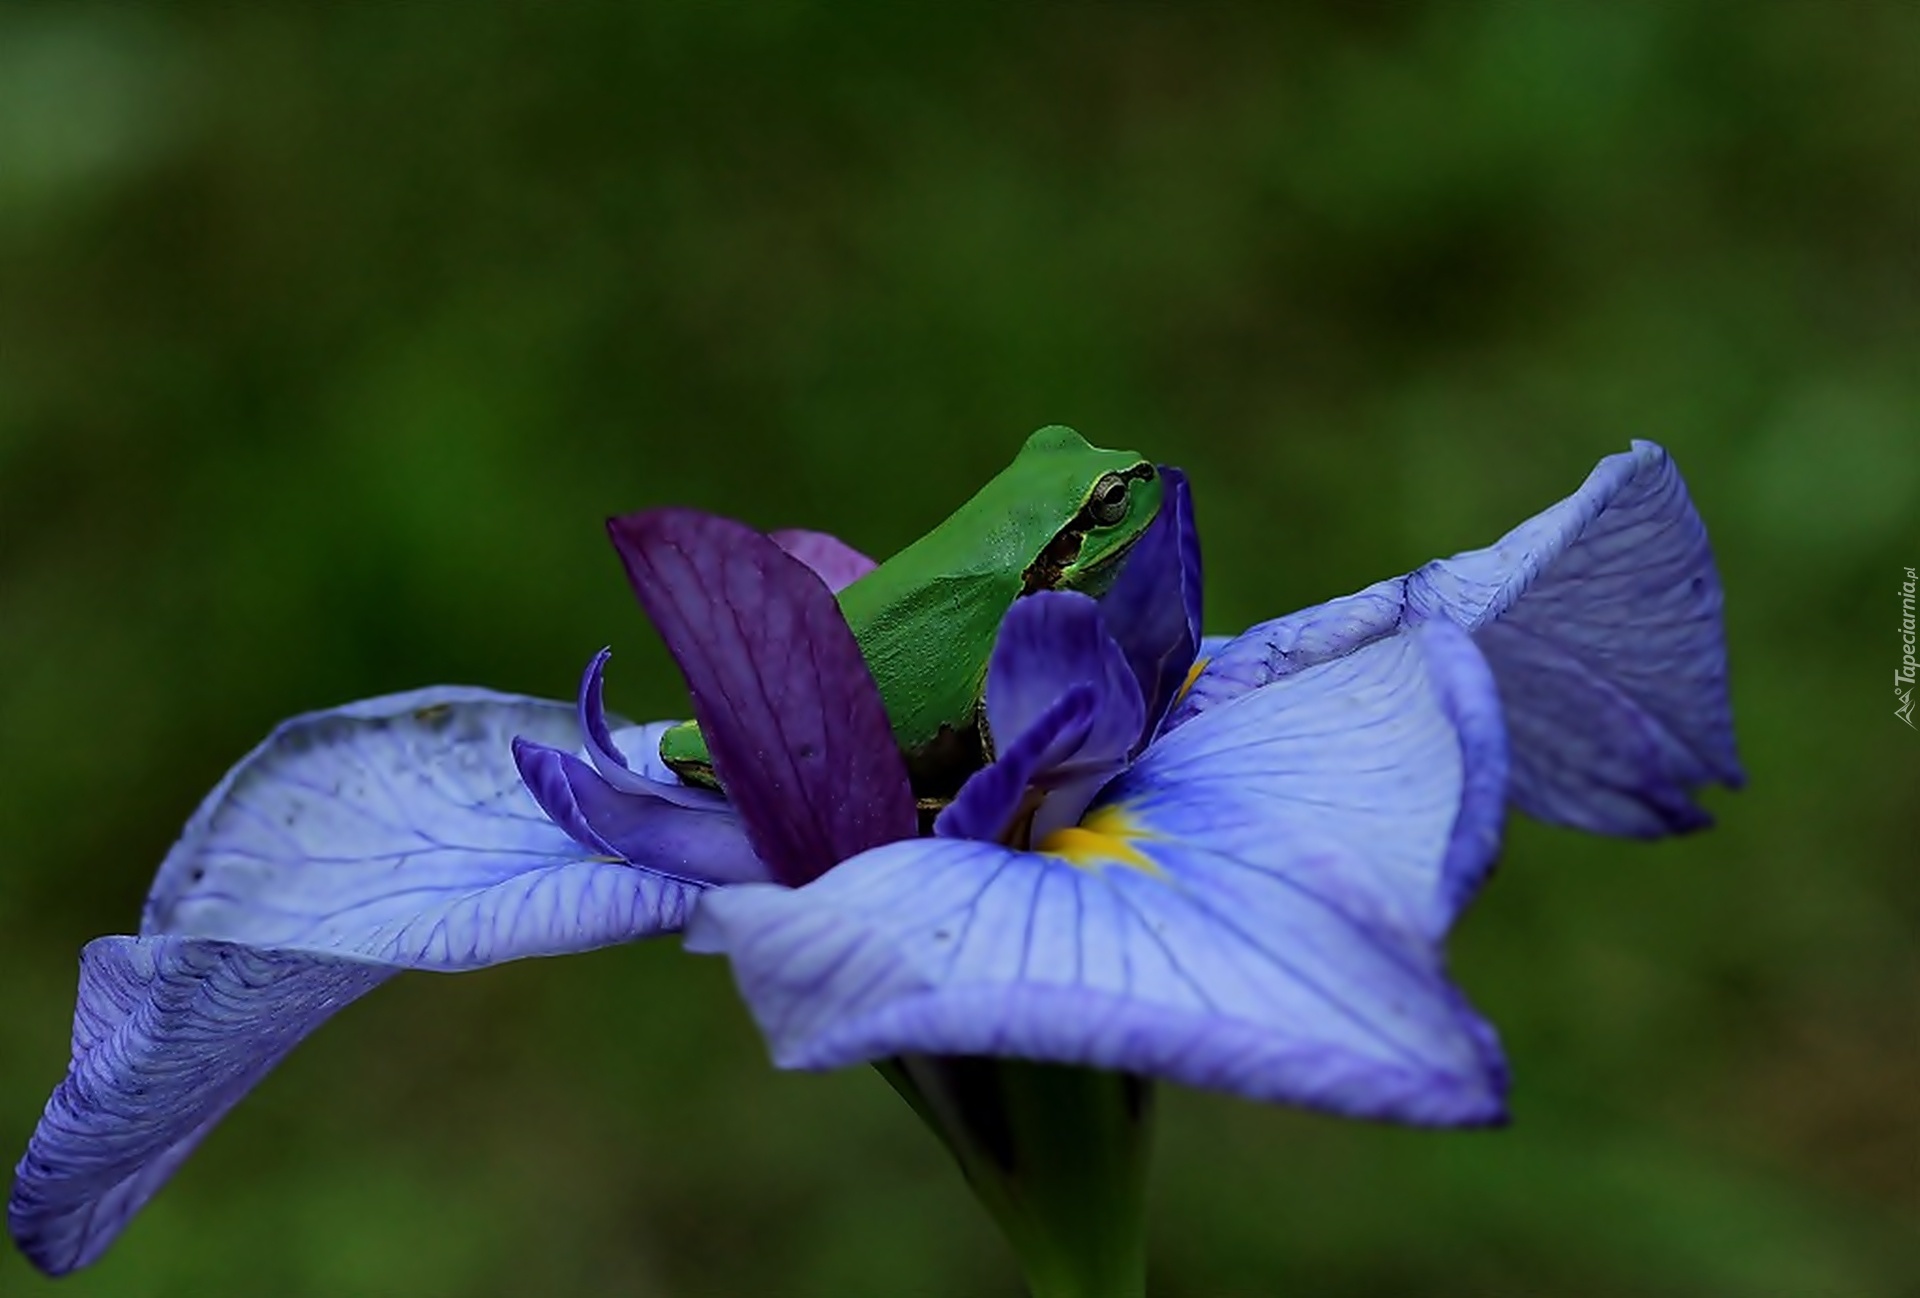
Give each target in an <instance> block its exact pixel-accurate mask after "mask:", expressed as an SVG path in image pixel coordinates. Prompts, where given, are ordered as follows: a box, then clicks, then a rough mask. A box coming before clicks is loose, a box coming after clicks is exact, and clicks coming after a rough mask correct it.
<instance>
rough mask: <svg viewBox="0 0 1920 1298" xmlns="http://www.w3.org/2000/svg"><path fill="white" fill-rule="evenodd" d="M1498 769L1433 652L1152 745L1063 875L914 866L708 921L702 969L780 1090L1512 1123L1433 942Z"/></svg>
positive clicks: (1450, 652) (1431, 644) (1115, 786)
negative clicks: (904, 1067)
mask: <svg viewBox="0 0 1920 1298" xmlns="http://www.w3.org/2000/svg"><path fill="white" fill-rule="evenodd" d="M1503 768H1504V742H1503V739H1502V736H1501V733H1500V729H1499V707H1498V703H1497V701H1496V699H1495V695H1494V689H1493V684H1492V681H1491V679H1490V677H1489V676H1488V673H1487V670H1486V666H1485V664H1484V663H1483V662H1482V661H1481V660H1480V656H1479V654H1478V652H1477V651H1476V650H1475V649H1474V647H1473V645H1472V643H1471V641H1470V640H1469V639H1468V637H1467V636H1466V635H1465V633H1463V632H1462V631H1460V630H1459V629H1458V628H1455V627H1453V626H1450V625H1445V624H1438V625H1433V626H1429V627H1423V628H1420V629H1418V630H1416V631H1414V632H1412V633H1410V634H1408V635H1404V636H1395V637H1391V638H1389V639H1387V640H1385V641H1382V642H1380V643H1376V644H1373V645H1370V646H1367V647H1365V648H1363V649H1361V650H1359V651H1357V652H1355V653H1353V654H1350V655H1347V656H1345V657H1343V658H1339V659H1336V660H1333V661H1331V662H1328V663H1324V664H1321V665H1320V666H1318V667H1314V668H1309V669H1307V670H1304V671H1302V672H1298V673H1294V674H1291V675H1289V676H1287V677H1285V678H1283V679H1281V680H1279V681H1277V682H1275V683H1274V684H1273V685H1272V687H1271V688H1268V689H1264V690H1259V691H1256V692H1253V693H1250V694H1247V695H1244V696H1242V697H1241V698H1240V699H1238V700H1236V701H1234V702H1232V703H1229V704H1224V705H1222V706H1221V707H1219V708H1217V709H1214V710H1212V711H1210V712H1209V713H1208V714H1206V715H1205V716H1203V717H1200V718H1198V719H1197V720H1195V721H1194V722H1192V723H1191V724H1189V725H1187V726H1183V727H1182V728H1181V729H1180V730H1178V731H1176V732H1174V733H1173V734H1171V735H1168V736H1166V737H1163V738H1162V739H1160V740H1158V741H1156V742H1155V743H1154V745H1153V746H1152V747H1150V748H1149V749H1148V750H1147V752H1146V753H1145V755H1144V756H1143V757H1142V758H1141V759H1140V760H1139V761H1138V762H1136V763H1135V764H1134V765H1133V766H1132V768H1131V769H1130V770H1129V771H1128V772H1127V773H1126V774H1124V775H1122V776H1121V777H1120V778H1119V779H1118V780H1116V781H1114V782H1112V783H1111V784H1109V785H1108V786H1107V788H1106V789H1105V790H1104V791H1103V792H1102V794H1101V796H1100V800H1099V801H1098V802H1097V803H1096V805H1095V809H1094V811H1093V813H1092V814H1091V815H1090V816H1089V817H1088V818H1087V819H1086V820H1085V821H1084V822H1083V823H1082V825H1081V827H1079V828H1078V829H1075V830H1073V831H1070V832H1069V833H1066V834H1063V835H1061V836H1059V837H1058V838H1056V839H1053V840H1049V841H1046V842H1043V844H1042V847H1043V848H1044V849H1046V850H1042V851H1037V852H1022V851H1017V850H1013V849H1010V848H1007V847H1005V846H1002V845H1000V844H995V843H980V842H969V841H963V840H957V839H953V838H946V837H939V838H934V839H931V840H927V839H923V840H917V841H914V842H908V843H895V844H892V845H890V846H887V847H884V848H881V849H879V850H877V851H874V852H870V853H867V854H866V855H863V856H861V857H858V858H856V859H854V860H852V861H849V862H847V863H846V864H845V865H843V866H842V867H841V868H839V869H837V870H835V871H834V872H833V873H832V874H830V875H828V876H827V877H826V878H824V879H821V880H820V881H819V882H817V883H816V884H814V885H812V886H810V887H807V888H802V889H798V890H787V889H778V888H769V887H755V886H751V885H750V886H747V887H743V888H733V889H727V890H725V891H716V892H710V893H706V894H704V895H703V896H702V897H701V900H700V903H699V905H698V906H697V907H696V909H695V912H694V916H693V919H692V920H691V922H690V924H689V927H688V937H687V945H688V947H689V949H692V950H696V951H709V952H724V953H725V954H727V955H728V956H729V957H730V958H731V959H732V961H733V966H734V974H735V977H736V979H737V980H738V982H739V985H740V989H741V992H742V995H743V996H745V998H746V1000H747V1003H748V1005H749V1007H750V1008H751V1009H752V1010H753V1013H754V1016H755V1019H756V1020H757V1021H758V1022H759V1024H760V1026H761V1028H762V1030H763V1032H765V1034H766V1036H767V1039H768V1042H769V1044H770V1045H771V1047H772V1049H773V1053H774V1058H775V1059H776V1060H777V1061H778V1062H779V1063H780V1064H781V1065H783V1066H786V1067H795V1068H832V1067H840V1066H844V1065H846V1064H849V1063H855V1062H859V1061H862V1060H869V1059H876V1058H887V1057H890V1056H893V1055H898V1054H912V1053H923V1054H933V1055H989V1056H998V1057H1014V1058H1022V1059H1032V1060H1041V1061H1050V1062H1056V1063H1066V1064H1078V1065H1084V1066H1090V1067H1096V1068H1106V1069H1116V1070H1123V1071H1127V1072H1132V1073H1136V1074H1139V1075H1142V1076H1147V1077H1158V1078H1165V1079H1168V1080H1172V1081H1178V1082H1182V1083H1185V1084H1188V1085H1193V1086H1202V1087H1211V1088H1216V1089H1220V1090H1225V1091H1231V1092H1233V1093H1235V1094H1239V1095H1243V1096H1246V1097H1248V1098H1250V1099H1258V1100H1278V1101H1286V1102H1290V1103H1297V1104H1304V1105H1308V1106H1311V1107H1315V1108H1324V1109H1328V1110H1331V1111H1334V1112H1338V1113H1344V1114H1351V1115H1355V1116H1362V1117H1373V1118H1387V1119H1392V1120H1395V1121H1401V1122H1412V1123H1434V1124H1471V1123H1486V1122H1496V1121H1499V1120H1500V1119H1501V1117H1502V1116H1503V1113H1504V1108H1503V1100H1504V1093H1505V1089H1506V1072H1505V1068H1504V1064H1503V1062H1502V1059H1501V1054H1500V1048H1499V1043H1498V1041H1497V1039H1496V1038H1495V1036H1494V1034H1493V1031H1492V1029H1491V1028H1490V1027H1489V1026H1488V1025H1487V1024H1486V1023H1485V1022H1484V1021H1483V1020H1481V1019H1480V1017H1479V1016H1478V1015H1477V1014H1475V1013H1474V1011H1473V1010H1472V1008H1471V1006H1469V1005H1468V1004H1467V1003H1466V1001H1465V999H1464V998H1463V997H1462V996H1461V995H1460V993H1459V992H1458V991H1457V990H1456V989H1455V988H1454V987H1453V986H1452V985H1451V984H1450V983H1449V982H1448V981H1447V979H1446V976H1445V970H1444V959H1443V953H1442V950H1441V942H1442V940H1443V939H1444V937H1445V934H1446V932H1447V930H1448V928H1449V927H1450V925H1451V924H1452V923H1453V921H1454V919H1455V917H1456V916H1457V914H1458V911H1459V908H1460V906H1461V904H1462V903H1463V902H1464V901H1465V900H1466V899H1467V896H1468V895H1469V894H1470V892H1471V891H1472V888H1473V885H1474V884H1475V883H1476V882H1477V881H1478V879H1479V878H1480V877H1481V876H1482V875H1484V873H1485V871H1486V868H1487V865H1488V863H1489V862H1490V861H1491V859H1492V854H1493V852H1494V850H1495V848H1496V847H1497V844H1498V827H1499V818H1500V814H1501V808H1502V801H1503V799H1502V793H1501V786H1502V783H1503V781H1504V769H1503Z"/></svg>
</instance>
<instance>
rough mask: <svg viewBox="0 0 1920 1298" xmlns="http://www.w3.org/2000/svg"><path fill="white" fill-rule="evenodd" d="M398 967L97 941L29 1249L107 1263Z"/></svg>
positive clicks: (46, 1262) (176, 940)
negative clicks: (248, 1110)
mask: <svg viewBox="0 0 1920 1298" xmlns="http://www.w3.org/2000/svg"><path fill="white" fill-rule="evenodd" d="M393 972H394V971H393V970H392V969H391V968H389V967H385V966H382V965H376V964H369V963H365V962H362V961H357V960H351V959H343V958H340V957H335V956H324V955H310V954H302V953H295V952H284V951H256V950H253V949H250V948H248V947H244V946H234V945H230V944H228V943H224V942H210V941H202V940H199V939H194V938H180V937H141V938H131V937H110V938H101V939H100V940H99V941H97V942H93V943H91V944H90V945H89V946H88V947H87V948H86V950H85V952H83V953H82V955H81V963H80V994H79V1002H78V1005H77V1006H76V1008H75V1011H74V1031H73V1064H72V1067H71V1069H70V1071H69V1072H68V1074H67V1077H66V1080H65V1081H63V1082H61V1083H60V1085H59V1087H58V1088H56V1089H55V1091H54V1093H53V1097H52V1099H51V1100H49V1101H48V1103H47V1108H46V1113H45V1115H44V1116H43V1117H42V1118H41V1120H40V1124H39V1126H38V1127H37V1128H36V1129H35V1131H34V1134H33V1138H32V1140H31V1141H30V1142H29V1143H28V1145H27V1151H26V1154H25V1156H24V1157H23V1158H22V1159H21V1160H20V1165H19V1167H18V1169H17V1170H16V1172H15V1179H14V1186H13V1194H12V1197H11V1199H10V1200H9V1202H8V1205H7V1225H8V1228H9V1230H10V1231H11V1232H12V1234H13V1238H14V1240H15V1242H17V1243H18V1244H19V1246H20V1249H21V1251H22V1252H24V1253H25V1254H26V1255H27V1257H28V1258H29V1259H30V1260H31V1261H32V1262H33V1264H34V1265H35V1266H37V1267H39V1268H40V1269H41V1270H43V1271H47V1272H49V1273H51V1274H54V1275H62V1274H65V1273H66V1272H68V1271H72V1270H75V1269H76V1268H79V1267H82V1266H86V1265H87V1264H89V1263H91V1262H93V1261H94V1260H96V1259H97V1258H98V1257H99V1256H100V1254H101V1253H102V1252H103V1251H104V1250H105V1249H106V1247H107V1246H108V1245H109V1244H110V1243H112V1242H113V1240H114V1239H115V1238H116V1237H117V1236H118V1235H119V1233H120V1231H121V1230H122V1229H123V1228H124V1227H125V1226H126V1224H127V1221H128V1219H129V1218H131V1217H132V1216H133V1214H134V1213H135V1212H137V1211H138V1210H139V1209H140V1207H141V1205H142V1204H144V1203H145V1202H146V1201H147V1199H148V1198H149V1197H150V1196H151V1195H152V1194H153V1193H154V1191H155V1190H157V1189H159V1187H160V1186H161V1185H162V1184H163V1183H164V1182H165V1181H166V1179H167V1178H168V1177H169V1176H171V1175H172V1174H173V1172H174V1169H175V1168H177V1167H178V1166H179V1165H180V1163H181V1162H182V1161H183V1160H184V1159H185V1158H186V1157H187V1155H188V1154H190V1153H191V1152H192V1151H193V1148H194V1146H196V1145H197V1144H198V1143H199V1142H200V1139H201V1137H203V1136H204V1135H206V1133H207V1132H208V1130H210V1129H211V1128H212V1127H213V1125H214V1124H215V1123H216V1122H218V1121H219V1120H220V1118H221V1117H222V1116H223V1115H224V1114H225V1113H226V1112H227V1110H229V1109H230V1108H232V1107H233V1105H234V1104H235V1103H236V1102H237V1101H238V1100H239V1099H240V1098H241V1097H242V1096H244V1095H245V1094H246V1093H247V1092H248V1091H249V1090H251V1089H252V1088H253V1086H254V1085H255V1084H256V1083H258V1082H259V1081H260V1079H261V1078H262V1077H264V1076H265V1075H266V1074H267V1072H268V1071H269V1070H270V1069H272V1068H273V1066H274V1065H275V1064H277V1063H279V1062H280V1060H281V1059H283V1058H284V1057H285V1056H286V1054H287V1052H288V1051H290V1050H292V1049H293V1047H294V1046H296V1045H298V1044H299V1043H300V1041H301V1040H302V1039H303V1038H304V1037H306V1035H307V1034H308V1033H310V1032H312V1031H313V1029H315V1028H317V1027H319V1026H320V1024H322V1023H324V1022H325V1021H326V1020H327V1019H328V1018H329V1017H331V1016H332V1015H333V1014H334V1012H335V1011H337V1010H339V1009H340V1008H342V1007H343V1006H345V1005H347V1004H349V1003H351V1002H352V1001H354V1000H356V999H357V998H359V997H360V996H363V995H365V994H366V993H367V992H369V991H371V990H372V989H373V988H374V987H376V986H378V985H379V984H380V983H381V982H382V981H383V980H385V979H386V978H388V977H389V976H391V975H392V973H393Z"/></svg>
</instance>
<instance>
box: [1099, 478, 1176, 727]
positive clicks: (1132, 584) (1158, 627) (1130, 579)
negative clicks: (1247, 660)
mask: <svg viewBox="0 0 1920 1298" xmlns="http://www.w3.org/2000/svg"><path fill="white" fill-rule="evenodd" d="M1160 476H1161V479H1162V480H1163V481H1164V482H1165V484H1166V489H1165V496H1164V497H1163V499H1162V502H1161V505H1160V512H1159V513H1158V514H1156V515H1155V516H1154V520H1153V522H1152V523H1151V524H1150V525H1149V526H1148V528H1147V530H1146V532H1145V534H1143V535H1142V536H1141V538H1140V540H1139V541H1138V542H1137V543H1136V544H1135V545H1134V547H1133V550H1132V551H1131V552H1130V553H1129V554H1128V555H1127V559H1126V563H1125V564H1124V565H1123V566H1122V567H1121V569H1120V575H1119V576H1118V577H1116V578H1115V579H1114V583H1113V586H1112V588H1111V589H1109V590H1108V591H1107V593H1106V594H1105V595H1103V596H1102V597H1101V599H1100V612H1101V614H1102V616H1103V617H1104V618H1105V619H1106V623H1107V628H1108V630H1109V631H1110V632H1111V633H1112V635H1113V638H1114V640H1115V641H1116V642H1117V643H1118V644H1119V645H1120V648H1121V649H1122V651H1124V652H1125V654H1126V657H1127V662H1128V663H1129V664H1130V665H1131V666H1132V668H1133V672H1134V675H1135V677H1136V679H1137V680H1138V681H1139V684H1140V694H1141V698H1142V699H1143V700H1144V702H1145V704H1146V719H1147V728H1148V729H1149V730H1151V729H1152V727H1154V726H1155V725H1157V724H1158V723H1159V721H1160V718H1161V717H1163V716H1165V715H1166V711H1167V708H1168V707H1169V706H1170V705H1171V704H1172V703H1173V700H1174V697H1175V696H1176V695H1177V694H1178V692H1179V690H1180V686H1181V685H1182V684H1183V683H1184V682H1185V681H1186V678H1187V668H1188V667H1189V666H1191V665H1192V663H1193V659H1194V653H1195V651H1196V649H1197V648H1198V646H1199V644H1200V622H1201V565H1200V533H1199V531H1198V529H1197V528H1196V527H1195V526H1194V521H1193V493H1192V491H1191V490H1190V489H1189V488H1188V486H1187V475H1186V474H1184V473H1182V472H1181V471H1180V470H1179V469H1175V468H1171V467H1169V466H1167V465H1162V466H1160ZM1141 742H1142V744H1144V743H1145V739H1144V738H1143V739H1142V741H1141Z"/></svg>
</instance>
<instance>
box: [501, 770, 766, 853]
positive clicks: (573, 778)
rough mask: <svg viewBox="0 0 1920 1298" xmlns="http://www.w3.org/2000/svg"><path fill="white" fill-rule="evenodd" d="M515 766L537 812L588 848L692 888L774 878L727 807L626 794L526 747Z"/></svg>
mask: <svg viewBox="0 0 1920 1298" xmlns="http://www.w3.org/2000/svg"><path fill="white" fill-rule="evenodd" d="M513 758H514V761H515V762H516V763H517V764H518V765H519V767H520V776H521V778H522V779H523V780H525V781H526V785H527V788H528V790H529V791H530V792H531V793H532V794H533V796H534V800H535V801H537V802H538V803H539V804H540V809H541V810H542V811H544V812H546V813H547V815H548V816H549V817H551V818H552V820H553V822H554V823H555V824H556V825H558V826H560V827H561V828H562V829H564V830H566V831H567V833H568V834H569V835H570V836H572V838H573V839H574V841H576V842H578V843H580V844H581V845H582V846H584V847H587V848H589V849H591V850H593V851H596V852H602V853H605V854H606V855H608V856H614V857H619V858H620V859H621V860H624V861H626V862H627V863H628V864H630V865H635V866H638V867H640V868H641V869H644V870H651V871H655V872H657V873H660V874H664V875H669V876H672V877H673V878H676V879H683V880H687V881H689V882H692V883H699V884H729V883H744V882H766V881H768V880H770V879H771V878H772V877H773V876H772V874H771V873H770V872H769V871H768V869H767V867H766V866H765V865H764V864H763V863H762V862H761V860H760V858H759V857H757V856H755V855H754V854H753V849H752V847H750V846H748V844H747V835H746V827H745V826H744V825H742V824H741V821H740V817H739V816H738V815H737V814H736V813H735V812H734V810H733V808H732V807H730V806H727V805H726V804H725V803H724V801H719V802H718V805H715V806H711V807H706V808H697V807H689V806H682V805H679V804H677V803H673V802H668V801H665V800H663V799H661V798H658V797H655V796H653V795H652V794H650V793H628V792H624V791H622V790H620V789H617V788H615V787H614V786H613V785H612V784H611V783H609V782H608V781H607V780H605V779H603V778H602V777H601V775H600V772H598V771H596V770H595V769H594V768H593V767H592V766H590V765H588V764H587V763H586V762H584V761H582V760H580V759H579V758H578V757H575V756H574V755H573V754H572V753H568V752H562V751H561V750H560V749H558V748H550V747H548V746H546V745H544V744H536V743H532V742H530V741H528V740H525V739H516V740H515V741H514V745H513ZM691 791H692V792H697V791H698V790H691Z"/></svg>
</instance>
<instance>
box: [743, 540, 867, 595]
mask: <svg viewBox="0 0 1920 1298" xmlns="http://www.w3.org/2000/svg"><path fill="white" fill-rule="evenodd" d="M767 535H768V536H769V537H770V538H771V539H772V540H773V543H774V544H775V545H777V546H779V547H780V548H781V549H782V550H785V551H786V552H787V553H788V554H790V555H792V556H793V557H794V558H796V559H798V560H799V561H800V562H801V563H804V564H806V565H807V567H809V568H811V569H813V572H814V575H815V576H817V577H819V578H820V580H821V581H824V582H826V583H827V589H828V590H830V591H832V592H833V593H834V594H836V595H837V594H839V593H840V592H841V591H843V590H845V589H846V588H847V587H849V586H851V585H853V583H854V582H856V581H859V580H860V579H861V578H862V577H864V576H866V575H867V574H868V573H870V572H872V571H873V570H874V569H875V568H877V567H879V566H880V565H879V564H877V563H875V562H874V561H873V560H872V559H869V558H868V557H867V556H866V555H864V554H862V553H860V552H859V551H858V550H856V549H854V548H853V547H852V546H850V545H848V544H847V543H846V542H845V541H842V540H841V539H840V538H839V537H837V536H830V535H828V534H827V533H825V532H809V531H807V530H806V529H804V528H799V527H787V528H782V529H780V530H779V531H777V532H769V533H768V534H767Z"/></svg>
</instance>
